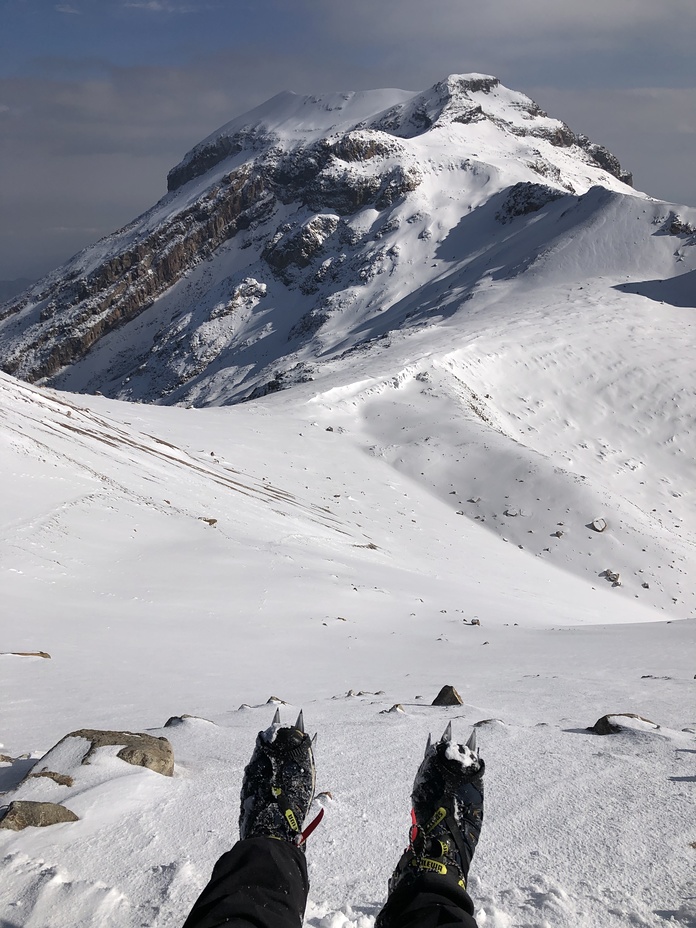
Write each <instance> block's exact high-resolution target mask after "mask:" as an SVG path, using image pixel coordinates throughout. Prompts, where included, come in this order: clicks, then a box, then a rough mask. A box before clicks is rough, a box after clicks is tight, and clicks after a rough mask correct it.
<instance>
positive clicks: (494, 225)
mask: <svg viewBox="0 0 696 928" xmlns="http://www.w3.org/2000/svg"><path fill="white" fill-rule="evenodd" d="M628 179H629V178H628V175H626V174H625V173H624V172H623V171H622V170H621V168H620V167H619V165H618V162H617V161H616V159H615V158H614V157H613V156H612V155H610V154H609V153H608V152H606V151H605V150H604V149H602V148H600V147H599V146H597V145H594V144H592V143H590V142H589V141H588V140H587V139H585V138H583V137H580V136H576V135H574V134H573V133H572V132H571V131H570V130H569V129H568V128H567V127H566V126H565V125H564V124H563V123H561V122H559V121H558V120H555V119H551V118H549V117H548V116H546V115H545V114H544V113H542V112H541V111H540V110H539V108H538V107H537V106H536V105H535V104H534V103H533V102H532V101H531V100H529V98H527V97H525V96H524V95H523V94H520V93H517V92H513V91H510V90H508V89H506V88H505V87H503V86H502V85H501V84H500V83H499V82H498V81H497V80H496V79H495V78H491V77H486V76H482V75H467V76H453V77H450V78H448V79H447V80H446V81H443V82H442V83H440V84H437V85H436V86H435V87H433V88H431V89H430V90H428V91H426V92H424V93H417V94H413V93H407V92H404V91H397V90H384V91H373V92H368V93H354V94H331V95H327V96H322V97H301V96H297V95H295V94H291V93H284V94H280V95H279V96H277V97H274V98H273V99H272V100H270V101H268V102H267V103H265V104H264V105H262V106H261V107H259V108H257V109H256V110H254V111H252V112H251V113H248V114H246V115H244V116H241V117H239V118H238V119H235V120H233V121H232V122H231V123H229V124H228V125H226V126H224V127H223V128H222V129H220V130H218V131H217V132H216V133H214V134H213V135H211V136H210V137H209V138H207V139H205V140H204V141H203V142H201V143H200V145H198V146H196V147H195V148H194V149H193V150H192V151H191V152H189V154H188V155H187V156H186V157H185V158H184V159H183V161H182V162H181V164H179V165H178V166H177V167H176V168H174V169H173V170H172V171H171V172H170V176H169V186H170V192H169V193H168V194H167V196H166V197H165V198H164V199H163V200H162V201H160V203H158V204H157V205H156V206H155V207H154V208H153V209H152V210H150V211H149V212H148V213H146V214H145V215H144V216H142V217H140V218H139V219H138V220H136V221H135V222H134V223H132V224H131V225H130V226H128V227H127V228H126V229H123V230H121V231H120V232H118V233H115V234H114V235H112V236H110V237H108V238H106V239H104V240H102V241H101V242H99V243H97V244H96V245H95V246H93V247H92V248H90V249H87V250H86V251H84V252H83V253H82V254H80V255H78V256H77V257H76V258H75V259H73V261H72V262H70V263H69V264H68V265H66V266H65V267H64V268H61V269H59V270H58V271H56V272H55V273H54V274H52V275H50V276H49V277H48V278H46V279H45V280H44V281H42V282H41V283H40V284H37V286H36V287H35V288H34V289H33V290H31V291H29V292H28V293H27V294H25V295H24V297H22V299H20V300H18V301H16V302H14V303H10V304H7V305H6V306H5V309H4V310H3V320H2V322H1V323H0V353H1V355H2V357H3V359H4V366H5V369H6V370H8V371H10V372H12V373H13V374H15V375H16V376H20V377H22V378H25V379H28V380H35V381H38V382H39V383H43V384H48V383H50V384H53V385H56V386H59V387H61V388H63V389H68V390H72V391H79V392H84V391H87V392H97V391H98V392H101V393H103V394H105V395H107V396H112V397H119V398H122V399H128V400H137V401H144V402H157V403H166V404H173V403H177V404H181V405H220V404H230V403H235V402H238V401H239V400H242V399H248V398H258V397H260V396H263V395H266V394H270V393H276V392H278V391H279V390H281V389H283V388H287V387H293V389H294V394H295V396H296V400H295V401H296V402H298V403H303V402H310V403H313V404H315V406H320V407H321V408H323V409H326V410H327V415H328V417H329V418H328V423H327V424H332V427H336V428H338V427H341V428H345V429H346V430H349V431H351V432H353V433H355V434H357V435H359V441H360V442H361V444H362V445H363V447H365V448H366V449H368V450H369V452H370V453H371V454H373V455H376V456H379V457H382V458H384V459H386V460H387V461H389V462H390V464H391V465H392V466H393V467H395V468H397V469H399V470H401V471H402V472H404V473H406V474H408V475H409V476H410V477H412V478H414V479H416V480H418V481H419V482H421V483H423V484H425V485H427V486H428V487H429V489H430V492H432V493H434V494H435V495H436V496H437V497H438V498H439V499H441V500H445V501H447V502H448V503H449V504H451V506H452V507H453V509H454V510H455V511H457V512H461V513H462V515H463V516H464V517H466V518H468V519H471V520H474V521H477V522H478V523H480V524H481V526H482V527H485V529H491V530H493V532H494V533H495V534H497V535H498V536H499V537H502V538H504V539H505V540H506V541H507V542H509V543H512V544H515V545H517V546H519V547H520V548H523V549H524V550H525V551H527V552H529V553H531V554H533V555H534V556H536V557H539V558H545V559H548V560H549V561H551V562H552V563H554V564H556V565H557V566H561V567H563V568H564V569H568V570H570V571H572V572H574V573H578V572H579V573H580V574H581V575H583V576H585V577H587V578H588V579H590V580H591V581H592V582H599V583H602V584H604V583H607V582H610V583H611V582H615V581H613V580H609V581H608V580H607V577H612V576H614V575H616V574H618V575H619V581H618V582H620V584H621V587H620V588H619V589H618V591H617V596H619V595H620V596H624V597H625V596H630V597H636V596H637V597H638V598H639V599H640V600H641V601H643V602H648V603H650V604H652V605H654V606H656V607H658V608H660V609H664V610H667V611H669V612H675V613H676V614H678V615H683V614H684V610H685V609H686V610H689V609H692V608H693V607H694V605H695V604H696V600H695V599H694V597H695V595H696V581H695V580H694V574H693V572H692V571H690V570H689V564H690V563H692V559H693V554H694V544H695V539H696V495H695V490H694V486H693V481H692V480H690V479H688V478H687V477H686V474H687V472H688V471H689V469H690V468H691V466H692V462H693V460H694V458H696V432H695V431H694V429H693V421H694V419H695V418H696V400H695V398H694V390H693V370H694V369H695V368H696V361H695V359H694V356H693V351H694V349H693V344H692V340H691V339H690V338H689V333H690V326H691V325H692V321H691V319H692V316H691V311H690V310H691V308H692V307H693V306H694V304H695V303H696V299H695V298H694V285H693V281H694V279H696V248H695V247H694V244H695V243H696V231H695V230H696V211H695V210H693V209H689V208H686V207H678V208H677V207H674V206H670V205H668V204H665V203H662V202H659V201H656V200H653V199H651V198H649V197H647V196H646V195H644V194H642V193H637V192H636V191H634V190H633V189H632V188H631V187H629V186H627V184H626V181H627V180H628ZM303 385H304V386H303ZM416 409H417V410H419V412H418V414H417V415H416V414H414V412H413V411H414V410H416ZM596 518H602V519H605V520H606V521H607V522H608V524H609V526H610V529H609V531H607V532H605V533H600V532H597V531H596V530H595V529H593V528H592V522H593V520H595V519H596ZM619 536H620V538H621V541H620V543H619V544H617V537H619ZM605 571H609V574H606V573H605ZM600 574H603V576H602V577H600Z"/></svg>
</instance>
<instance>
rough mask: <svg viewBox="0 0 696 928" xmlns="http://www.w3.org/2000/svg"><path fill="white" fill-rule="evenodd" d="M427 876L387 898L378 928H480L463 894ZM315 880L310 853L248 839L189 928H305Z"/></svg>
mask: <svg viewBox="0 0 696 928" xmlns="http://www.w3.org/2000/svg"><path fill="white" fill-rule="evenodd" d="M442 883H443V881H442V879H441V878H439V877H438V876H433V875H430V874H424V875H422V876H419V877H418V879H417V880H415V881H414V882H413V883H411V884H410V885H409V886H407V887H404V886H402V887H399V888H398V889H397V890H396V891H395V892H393V893H392V894H391V895H390V896H389V898H388V899H387V903H386V905H385V906H384V908H383V909H382V911H381V913H380V914H379V916H378V918H377V922H376V925H377V928H476V921H475V920H474V917H473V913H474V906H473V903H472V901H471V899H470V898H469V896H468V894H467V893H466V892H464V890H463V889H460V888H458V887H452V886H449V885H447V886H443V885H442ZM308 891H309V880H308V878H307V863H306V861H305V855H304V853H303V852H302V851H301V850H300V849H299V848H297V847H295V846H294V845H293V844H289V843H288V842H286V841H276V840H274V839H273V838H247V840H246V841H238V842H237V844H235V846H234V847H233V848H232V850H231V851H228V852H227V853H226V854H223V855H222V857H221V858H220V860H218V862H217V863H216V864H215V867H214V869H213V875H212V876H211V878H210V882H209V883H208V885H207V886H206V887H205V889H204V890H203V892H202V893H201V895H200V896H199V898H198V900H197V901H196V903H195V904H194V906H193V908H192V909H191V912H190V914H189V917H188V918H187V919H186V922H185V923H184V926H183V928H218V926H220V925H228V926H232V925H235V926H238V928H301V926H302V920H303V918H304V911H305V906H306V904H307V892H308Z"/></svg>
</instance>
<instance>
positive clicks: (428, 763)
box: [376, 725, 485, 928]
mask: <svg viewBox="0 0 696 928" xmlns="http://www.w3.org/2000/svg"><path fill="white" fill-rule="evenodd" d="M484 770H485V764H484V762H483V760H482V759H481V758H480V757H479V754H478V751H477V750H476V737H475V733H472V735H471V738H470V739H469V741H468V742H467V744H465V745H462V744H455V743H454V742H453V741H452V727H451V725H448V726H447V728H446V729H445V732H444V734H443V736H442V738H441V739H440V741H438V742H437V743H436V744H431V743H430V739H428V745H427V747H426V749H425V758H424V759H423V762H422V763H421V765H420V767H419V768H418V772H417V774H416V779H415V781H414V784H413V793H412V797H411V798H412V803H413V813H412V816H413V825H412V827H411V832H410V835H409V846H408V847H407V848H406V850H405V851H404V853H403V854H402V856H401V859H400V860H399V863H398V864H397V866H396V869H395V870H394V873H393V875H392V877H391V879H390V880H389V897H388V899H387V904H386V905H385V907H384V909H383V910H382V912H381V913H380V915H379V917H378V918H377V922H376V928H391V926H402V925H403V926H411V925H418V926H430V925H433V926H435V925H437V926H440V925H453V926H454V925H456V926H459V925H461V926H474V925H475V924H476V923H475V921H474V919H473V918H472V914H473V905H472V903H471V899H470V898H469V896H468V894H467V892H466V880H467V876H468V874H469V867H470V865H471V858H472V857H473V855H474V851H475V849H476V845H477V843H478V839H479V835H480V833H481V825H482V823H483V773H484Z"/></svg>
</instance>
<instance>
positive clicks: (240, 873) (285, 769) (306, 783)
mask: <svg viewBox="0 0 696 928" xmlns="http://www.w3.org/2000/svg"><path fill="white" fill-rule="evenodd" d="M314 782H315V771H314V756H313V752H312V742H311V739H310V738H309V736H308V735H307V734H305V731H304V725H303V722H302V713H300V716H299V717H298V720H297V722H296V723H295V725H294V726H292V727H288V726H286V727H283V726H281V725H280V718H279V716H278V714H277V713H276V717H275V719H274V720H273V724H272V725H271V727H270V728H269V729H267V730H266V731H264V732H259V735H258V737H257V739H256V747H255V748H254V753H253V755H252V758H251V760H250V762H249V764H248V765H247V767H246V769H245V771H244V782H243V784H242V793H241V808H240V814H239V837H240V840H239V841H238V842H237V844H235V846H234V847H233V848H232V850H231V851H228V852H227V853H226V854H223V856H222V857H221V858H220V860H218V862H217V864H216V865H215V868H214V870H213V875H212V877H211V878H210V882H209V883H208V885H207V886H206V887H205V889H204V890H203V892H202V893H201V895H200V897H199V898H198V900H197V901H196V903H195V905H194V906H193V909H192V910H191V912H190V914H189V916H188V918H187V919H186V922H185V924H184V928H217V926H219V925H236V926H239V928H241V926H250V928H251V926H253V928H301V925H302V919H303V917H304V911H305V906H306V903H307V892H308V890H309V880H308V879H307V864H306V861H305V856H304V844H303V836H302V832H301V829H302V823H303V822H304V819H305V816H306V815H307V812H308V811H309V807H310V805H311V803H312V798H313V796H314Z"/></svg>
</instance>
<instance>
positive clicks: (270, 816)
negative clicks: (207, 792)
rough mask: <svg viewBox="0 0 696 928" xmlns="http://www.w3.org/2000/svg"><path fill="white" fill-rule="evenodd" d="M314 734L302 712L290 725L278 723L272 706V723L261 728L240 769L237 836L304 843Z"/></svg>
mask: <svg viewBox="0 0 696 928" xmlns="http://www.w3.org/2000/svg"><path fill="white" fill-rule="evenodd" d="M314 784H315V768H314V754H313V752H312V740H311V738H310V737H309V735H307V734H306V733H305V730H304V723H303V718H302V713H301V712H300V714H299V716H298V717H297V722H296V723H295V725H294V726H282V725H281V724H280V715H279V713H278V712H276V715H275V718H274V719H273V723H272V725H271V727H270V728H267V729H266V731H262V732H259V734H258V737H257V738H256V746H255V748H254V753H253V754H252V756H251V760H250V761H249V763H248V764H247V766H246V768H245V770H244V780H243V783H242V793H241V797H240V799H241V807H240V812H239V837H240V840H244V839H246V838H257V837H261V836H265V837H269V838H278V839H280V840H282V841H290V842H291V843H293V844H298V845H300V844H302V824H303V822H304V820H305V817H306V815H307V812H308V811H309V807H310V805H311V803H312V799H313V797H314Z"/></svg>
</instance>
